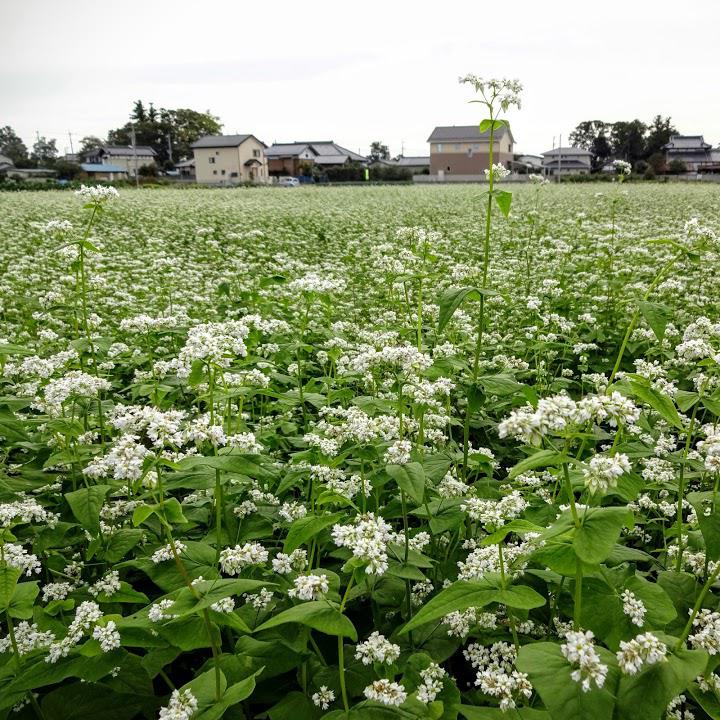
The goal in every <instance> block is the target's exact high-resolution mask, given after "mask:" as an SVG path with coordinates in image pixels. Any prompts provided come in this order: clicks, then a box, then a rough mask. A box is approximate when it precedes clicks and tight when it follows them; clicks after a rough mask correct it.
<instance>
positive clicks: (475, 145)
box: [472, 143, 480, 150]
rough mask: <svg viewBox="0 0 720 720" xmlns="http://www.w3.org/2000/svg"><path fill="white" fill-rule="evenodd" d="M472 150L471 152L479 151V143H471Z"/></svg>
mask: <svg viewBox="0 0 720 720" xmlns="http://www.w3.org/2000/svg"><path fill="white" fill-rule="evenodd" d="M472 149H473V150H479V149H480V143H473V146H472Z"/></svg>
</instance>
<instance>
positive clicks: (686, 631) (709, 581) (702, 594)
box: [675, 562, 720, 652]
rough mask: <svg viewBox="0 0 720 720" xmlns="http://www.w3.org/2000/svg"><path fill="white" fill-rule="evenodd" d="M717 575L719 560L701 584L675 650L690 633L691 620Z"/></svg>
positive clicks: (693, 619) (719, 571) (719, 570)
mask: <svg viewBox="0 0 720 720" xmlns="http://www.w3.org/2000/svg"><path fill="white" fill-rule="evenodd" d="M718 575H720V562H719V563H718V564H717V567H716V568H715V570H714V572H713V574H712V575H711V576H710V577H709V578H708V579H707V582H706V583H705V585H703V589H702V590H701V591H700V594H699V595H698V599H697V600H696V601H695V605H694V607H693V611H692V613H691V615H690V619H689V620H688V621H687V625H685V629H684V630H683V634H682V636H681V637H680V639H679V640H678V643H677V645H676V646H675V652H677V651H678V650H680V648H681V647H682V646H683V644H684V643H685V641H686V640H687V639H688V636H689V635H690V631H691V630H692V626H693V622H694V621H695V618H696V617H697V614H698V613H699V612H700V608H701V607H702V604H703V602H704V601H705V597H706V595H707V594H708V592H709V591H710V588H711V587H712V585H713V583H714V582H715V580H717V577H718Z"/></svg>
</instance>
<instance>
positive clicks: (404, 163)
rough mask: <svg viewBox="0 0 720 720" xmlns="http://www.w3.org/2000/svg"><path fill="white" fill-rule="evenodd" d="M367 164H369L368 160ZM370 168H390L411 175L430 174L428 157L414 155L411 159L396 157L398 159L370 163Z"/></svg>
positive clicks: (401, 156)
mask: <svg viewBox="0 0 720 720" xmlns="http://www.w3.org/2000/svg"><path fill="white" fill-rule="evenodd" d="M368 162H370V161H369V160H368ZM370 167H392V168H398V169H399V170H406V171H407V172H408V173H410V174H411V175H422V174H423V173H424V174H425V175H427V174H428V172H430V156H429V155H416V156H411V157H404V156H403V155H398V157H396V158H393V159H390V158H388V159H387V160H382V159H380V160H374V161H372V162H370Z"/></svg>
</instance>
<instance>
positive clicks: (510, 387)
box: [478, 375, 525, 395]
mask: <svg viewBox="0 0 720 720" xmlns="http://www.w3.org/2000/svg"><path fill="white" fill-rule="evenodd" d="M478 383H479V384H480V385H481V386H482V388H483V390H484V391H485V392H486V393H488V395H514V394H515V393H516V392H522V391H523V388H525V385H523V384H522V383H519V382H518V381H517V380H516V379H515V378H514V377H512V375H485V376H483V377H481V378H478Z"/></svg>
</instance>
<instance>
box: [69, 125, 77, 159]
mask: <svg viewBox="0 0 720 720" xmlns="http://www.w3.org/2000/svg"><path fill="white" fill-rule="evenodd" d="M68 138H69V139H70V154H71V155H74V154H75V150H74V149H73V144H72V133H71V132H70V131H69V130H68Z"/></svg>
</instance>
